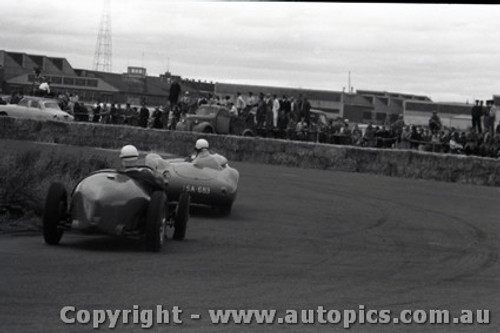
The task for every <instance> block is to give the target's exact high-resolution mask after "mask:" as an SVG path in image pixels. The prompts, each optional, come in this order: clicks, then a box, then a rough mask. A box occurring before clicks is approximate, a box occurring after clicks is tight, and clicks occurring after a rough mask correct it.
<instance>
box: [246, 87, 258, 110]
mask: <svg viewBox="0 0 500 333" xmlns="http://www.w3.org/2000/svg"><path fill="white" fill-rule="evenodd" d="M258 102H259V101H258V99H257V98H255V96H254V95H253V93H252V92H251V91H250V92H249V93H248V98H247V103H246V105H247V106H248V107H249V108H253V107H255V106H257V103H258Z"/></svg>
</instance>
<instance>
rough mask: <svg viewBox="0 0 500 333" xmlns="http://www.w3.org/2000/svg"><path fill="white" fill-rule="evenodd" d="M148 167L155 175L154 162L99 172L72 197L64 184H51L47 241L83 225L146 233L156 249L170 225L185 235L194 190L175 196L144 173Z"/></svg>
mask: <svg viewBox="0 0 500 333" xmlns="http://www.w3.org/2000/svg"><path fill="white" fill-rule="evenodd" d="M144 172H146V175H147V176H149V175H151V177H154V176H153V175H154V171H153V170H150V168H149V167H148V166H140V167H136V168H128V169H126V170H112V169H106V170H100V171H96V172H93V173H91V174H90V175H89V176H87V177H85V178H84V179H82V180H81V181H80V182H79V183H78V184H77V185H76V186H75V188H74V189H73V191H72V193H71V195H70V196H68V194H67V191H66V189H65V188H64V186H63V184H61V183H53V184H51V186H50V188H49V192H48V195H47V198H46V203H45V209H44V214H43V235H44V239H45V242H46V243H47V244H50V245H56V244H58V243H59V241H60V240H61V237H62V235H63V232H64V231H66V230H77V231H81V232H84V233H89V234H108V235H115V236H122V237H132V238H144V240H145V243H146V247H147V249H148V250H150V251H154V252H156V251H159V250H161V249H162V247H163V244H164V240H165V237H166V229H167V227H168V226H170V227H173V228H174V233H173V236H172V237H173V238H174V239H176V240H182V239H184V237H185V234H186V224H187V221H188V219H189V204H190V195H189V194H188V193H181V194H178V195H177V198H176V200H171V199H170V198H167V196H170V195H169V194H170V193H169V192H168V191H165V190H164V189H162V188H161V187H160V188H158V187H155V186H154V184H155V182H154V178H151V177H143V176H144V175H145V174H144ZM139 176H140V177H139ZM152 179H153V181H152ZM161 181H162V180H159V184H161Z"/></svg>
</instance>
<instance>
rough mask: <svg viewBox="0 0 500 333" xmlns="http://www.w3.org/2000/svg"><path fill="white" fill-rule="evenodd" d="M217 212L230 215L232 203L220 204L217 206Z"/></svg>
mask: <svg viewBox="0 0 500 333" xmlns="http://www.w3.org/2000/svg"><path fill="white" fill-rule="evenodd" d="M218 208H219V212H220V215H221V216H229V215H231V210H232V208H233V204H232V203H229V204H225V205H220V206H219V207H218Z"/></svg>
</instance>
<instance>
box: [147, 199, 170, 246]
mask: <svg viewBox="0 0 500 333" xmlns="http://www.w3.org/2000/svg"><path fill="white" fill-rule="evenodd" d="M166 210H167V196H166V195H165V192H163V191H156V192H153V194H152V195H151V200H150V202H149V206H148V212H147V216H146V235H145V238H146V239H145V240H146V248H147V249H148V251H152V252H158V251H160V250H161V249H162V248H163V244H164V243H165V229H166V223H167V222H166V220H167V211H166Z"/></svg>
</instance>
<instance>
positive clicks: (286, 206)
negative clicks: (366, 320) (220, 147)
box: [0, 163, 500, 332]
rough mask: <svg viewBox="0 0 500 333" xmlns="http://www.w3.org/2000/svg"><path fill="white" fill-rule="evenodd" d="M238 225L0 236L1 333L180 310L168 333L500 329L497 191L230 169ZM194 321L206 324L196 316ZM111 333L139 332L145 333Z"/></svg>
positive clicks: (207, 219) (213, 222)
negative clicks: (295, 315)
mask: <svg viewBox="0 0 500 333" xmlns="http://www.w3.org/2000/svg"><path fill="white" fill-rule="evenodd" d="M233 166H235V167H236V168H237V169H239V171H240V174H241V181H240V192H239V196H238V198H237V201H236V203H235V205H234V207H233V208H234V209H233V214H232V215H231V216H230V217H229V218H218V217H217V216H216V215H215V214H214V212H212V211H211V210H207V209H202V208H196V209H193V212H192V217H191V220H190V222H189V228H188V232H187V239H186V240H185V241H183V242H176V241H171V240H169V242H168V243H167V245H166V249H165V250H164V251H163V252H162V253H159V254H152V253H148V252H145V251H144V248H143V245H142V243H141V242H139V241H131V240H119V239H114V238H108V237H99V236H98V237H89V236H82V235H77V234H69V233H68V234H65V235H64V236H63V239H62V244H61V245H60V246H56V247H53V246H47V245H45V244H44V243H43V240H42V237H41V235H31V236H12V235H10V236H9V235H7V236H2V237H1V238H0V265H1V267H2V268H1V270H2V271H1V275H0V332H83V331H92V329H91V327H90V326H84V325H63V324H62V323H61V321H60V319H59V311H60V309H61V308H62V307H63V306H65V305H74V306H76V307H77V308H83V309H89V310H93V309H132V307H133V305H139V306H140V307H141V308H154V307H155V306H156V305H158V304H160V305H163V306H164V308H171V307H173V306H179V307H180V308H181V309H182V310H183V311H184V312H183V313H184V315H185V316H184V317H182V319H183V320H184V323H183V324H182V325H177V326H173V325H159V326H155V327H154V329H153V330H157V331H161V332H169V331H170V332H172V331H181V332H182V331H189V332H207V331H212V332H235V331H251V332H261V331H263V332H275V331H293V332H333V331H343V329H342V328H341V327H340V326H339V325H304V326H301V325H290V326H287V325H277V324H276V325H274V326H269V325H267V326H266V325H261V326H259V325H256V324H253V325H239V326H235V325H226V326H223V325H212V324H210V321H209V317H208V314H207V309H214V308H226V309H240V308H241V309H277V310H280V311H284V310H286V309H297V310H298V309H317V308H318V306H323V307H325V309H358V308H359V306H360V305H364V306H365V307H366V309H390V310H392V311H399V310H402V309H413V310H414V309H424V310H429V309H448V310H450V311H452V313H454V312H455V313H456V312H457V311H459V310H461V309H472V310H475V309H489V310H491V315H490V317H491V318H490V319H491V321H492V324H490V325H488V326H486V325H483V326H470V325H469V326H466V325H459V326H454V325H447V326H438V325H433V326H426V325H423V326H422V325H404V326H403V325H399V326H398V325H372V326H369V325H366V324H365V325H355V326H354V327H352V328H351V329H350V330H349V331H361V332H375V331H376V332H389V331H412V332H421V331H423V330H426V331H434V332H443V331H447V332H477V331H499V329H500V325H499V322H500V319H499V314H500V298H499V296H500V295H499V293H500V288H499V286H500V284H499V282H500V278H499V276H500V264H499V262H498V254H499V248H500V245H499V244H500V243H499V235H500V199H499V198H500V189H498V188H488V187H480V186H465V185H457V184H448V183H438V182H430V181H415V180H406V179H395V178H388V177H381V176H373V175H362V174H349V173H337V172H329V171H319V170H302V169H292V168H284V167H274V166H263V165H251V164H245V163H233ZM191 313H198V314H200V315H201V319H199V320H190V318H189V314H191ZM115 331H117V332H122V331H127V332H128V331H137V332H139V331H141V328H140V326H138V325H128V326H120V327H119V328H118V329H116V330H115Z"/></svg>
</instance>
